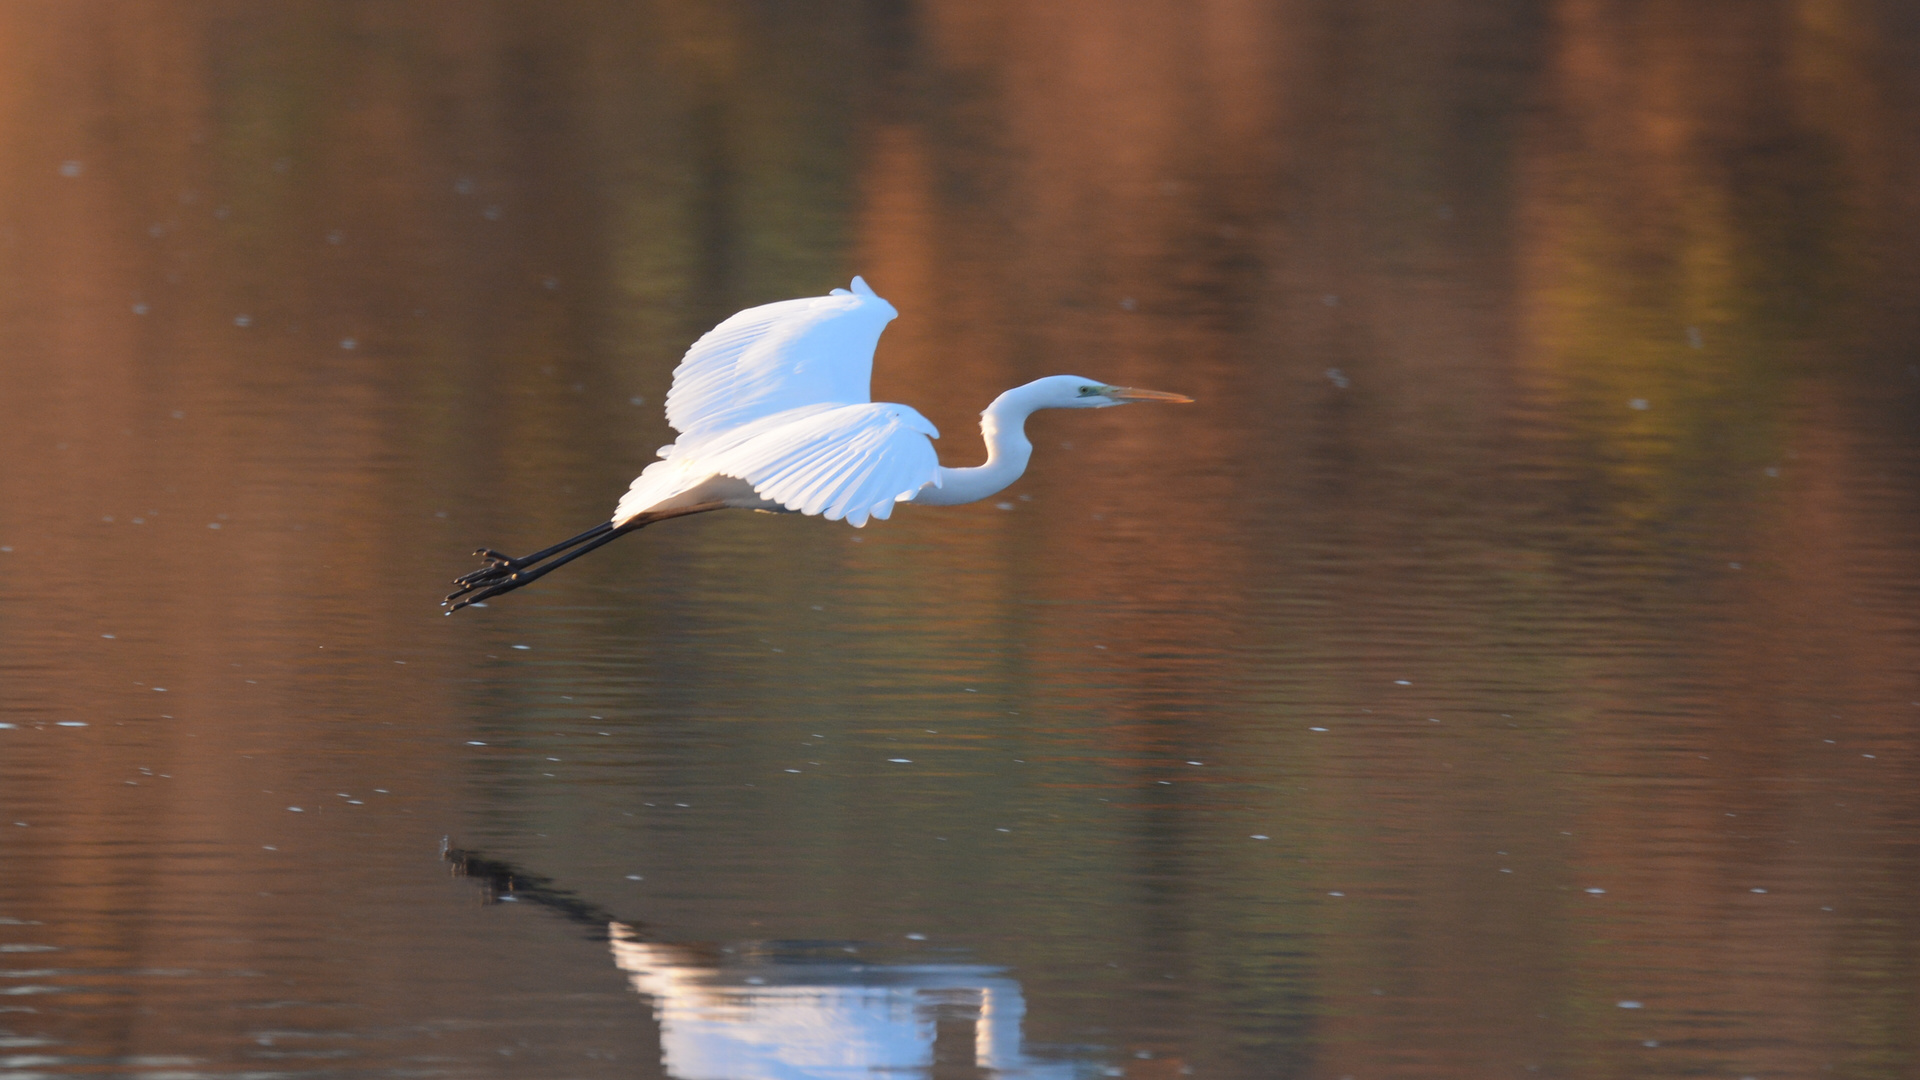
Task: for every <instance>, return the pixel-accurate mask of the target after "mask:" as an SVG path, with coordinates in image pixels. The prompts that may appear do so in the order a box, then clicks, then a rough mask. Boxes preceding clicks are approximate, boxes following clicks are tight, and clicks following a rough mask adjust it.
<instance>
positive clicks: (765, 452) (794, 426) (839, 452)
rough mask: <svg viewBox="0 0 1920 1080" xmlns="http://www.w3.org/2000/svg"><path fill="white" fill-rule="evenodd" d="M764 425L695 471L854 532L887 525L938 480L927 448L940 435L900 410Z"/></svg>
mask: <svg viewBox="0 0 1920 1080" xmlns="http://www.w3.org/2000/svg"><path fill="white" fill-rule="evenodd" d="M763 423H765V424H766V425H767V427H766V429H765V430H764V431H761V432H759V433H756V434H754V435H753V436H752V437H750V438H747V439H745V440H743V441H740V442H737V443H734V444H733V445H731V446H729V447H728V448H726V449H724V450H721V451H719V452H718V453H716V454H713V455H712V456H711V457H709V456H707V455H706V454H704V453H703V454H702V455H701V456H700V467H701V468H702V469H703V470H704V469H711V470H712V471H713V472H716V473H720V474H722V475H725V476H737V477H739V478H740V479H742V480H745V481H747V482H748V483H750V484H752V485H753V489H754V491H755V492H756V493H757V494H758V495H759V496H760V497H761V498H763V499H768V500H770V501H773V502H777V503H779V504H780V505H782V506H784V507H786V508H787V509H789V510H798V511H800V512H801V513H803V514H820V515H822V516H824V517H825V518H827V519H828V520H829V521H838V520H839V519H841V518H845V519H847V522H848V524H850V525H853V526H855V527H856V528H857V527H859V526H862V525H865V524H866V523H867V518H868V517H876V518H879V519H881V520H883V521H884V520H886V518H887V516H888V515H890V514H892V513H893V504H894V503H896V502H904V501H905V500H907V499H911V498H913V497H914V495H916V494H918V493H919V491H920V489H921V488H923V487H925V486H927V485H928V484H930V483H934V482H935V481H936V477H937V476H938V475H939V471H940V459H939V456H938V455H937V454H935V453H934V450H933V444H932V443H931V442H929V441H927V440H929V439H937V438H939V437H940V432H939V430H938V429H937V428H935V427H934V426H933V424H931V423H930V422H928V420H927V418H926V417H924V416H921V415H920V414H919V413H917V412H915V411H914V410H912V409H910V408H908V407H907V406H905V405H894V404H890V403H888V402H873V403H869V404H864V405H842V406H840V407H839V408H833V409H824V410H821V409H800V410H797V411H796V412H795V413H793V414H792V415H791V418H780V417H768V418H767V419H766V420H765V421H763ZM755 426H756V427H758V426H759V425H755Z"/></svg>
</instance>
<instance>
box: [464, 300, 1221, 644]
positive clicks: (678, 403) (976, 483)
mask: <svg viewBox="0 0 1920 1080" xmlns="http://www.w3.org/2000/svg"><path fill="white" fill-rule="evenodd" d="M896 314H897V313H896V312H895V311H894V309H893V305H892V304H889V303H887V302H886V301H885V300H882V299H881V298H880V297H879V296H877V295H875V294H874V292H873V290H872V289H870V288H868V287H867V283H866V282H865V281H862V280H861V279H860V278H857V277H856V278H854V279H853V288H852V290H847V289H835V290H833V292H832V294H831V295H828V296H819V297H809V298H805V299H800V300H783V301H780V302H779V303H774V304H765V305H762V306H760V307H756V308H748V309H747V310H745V311H742V312H739V313H738V314H736V315H734V316H732V317H731V318H729V319H727V320H726V321H725V322H722V323H721V324H720V325H719V326H716V327H714V328H713V329H712V330H710V331H708V332H707V334H706V335H704V336H703V337H701V339H700V340H699V341H697V342H695V343H694V345H693V347H692V348H691V349H688V350H687V355H686V358H685V359H683V360H682V361H681V362H680V366H679V367H678V368H676V369H675V370H674V374H673V388H672V389H671V390H670V391H668V393H667V422H668V423H670V424H672V425H673V427H674V429H675V430H677V431H678V432H680V437H679V438H678V439H675V440H674V442H673V443H672V444H671V445H669V446H664V447H661V449H660V458H661V460H660V461H658V462H655V463H654V464H652V465H650V466H648V467H647V469H646V471H645V472H642V473H641V474H640V476H639V477H638V478H636V479H635V480H634V482H633V486H632V487H631V488H629V489H628V491H627V493H626V495H625V496H624V497H622V498H621V500H620V503H619V506H618V507H616V508H615V510H614V513H613V518H612V519H611V520H610V521H608V522H606V523H604V524H602V525H598V526H595V527H594V528H592V529H589V530H587V531H586V532H584V533H581V534H580V535H579V536H576V537H572V538H570V539H568V540H565V541H562V542H561V543H559V544H557V545H555V546H553V547H551V548H548V549H546V550H544V551H540V552H536V553H534V554H532V555H528V556H525V557H522V558H518V559H515V558H511V557H508V556H506V555H502V554H500V553H499V552H496V551H493V550H491V549H487V548H482V549H481V550H480V551H479V552H478V554H481V555H484V556H486V557H487V560H488V564H487V565H486V566H485V567H483V568H481V569H479V570H476V571H474V572H473V573H470V574H466V575H464V576H462V577H460V578H458V579H456V580H455V584H457V585H459V586H460V588H459V589H458V590H457V591H455V592H454V593H453V594H452V595H450V596H448V597H447V603H448V604H449V605H450V607H451V610H458V609H460V608H462V607H465V606H467V605H468V604H472V603H475V602H477V601H480V600H484V599H486V598H487V597H489V596H497V595H499V594H500V593H503V592H508V591H511V590H513V589H517V588H519V587H520V586H522V585H525V584H527V583H528V582H529V581H532V580H534V579H536V578H538V577H540V576H542V575H543V574H545V573H547V572H548V571H550V570H552V569H554V568H555V567H558V566H560V565H562V564H564V563H566V562H570V561H572V560H573V559H575V558H577V557H579V556H580V555H584V554H586V553H587V552H588V551H591V550H593V549H594V548H597V547H599V546H600V545H602V544H604V543H607V542H608V541H611V540H612V539H614V538H615V537H618V536H621V535H624V534H625V533H627V532H631V531H633V530H635V529H638V528H642V527H644V526H646V525H650V524H652V523H653V522H655V521H660V520H663V519H665V518H669V517H680V516H684V515H686V514H697V513H704V512H706V511H709V510H725V509H740V510H766V511H774V512H786V513H803V514H817V515H820V516H822V517H825V518H827V519H828V520H830V521H839V520H845V521H846V522H847V523H848V524H850V525H853V526H854V527H855V528H859V527H862V526H864V525H866V523H867V520H868V519H869V518H880V519H882V520H884V519H886V518H887V517H888V516H889V515H891V514H892V513H893V507H894V504H896V503H902V502H912V503H919V504H922V505H927V506H955V505H959V504H961V503H969V502H974V501H977V500H979V499H984V498H986V497H987V496H989V495H992V494H993V493H995V492H997V491H1000V490H1001V489H1003V488H1005V487H1006V486H1007V485H1008V484H1011V483H1013V482H1014V481H1015V480H1017V479H1019V478H1020V475H1021V474H1022V473H1024V472H1025V471H1026V468H1027V462H1028V460H1029V459H1030V458H1031V456H1032V454H1033V444H1032V443H1031V442H1029V441H1028V439H1027V436H1026V430H1025V424H1026V420H1027V417H1029V416H1031V415H1032V414H1033V413H1034V412H1036V411H1038V410H1040V409H1051V408H1082V409H1084V408H1105V407H1108V406H1112V405H1122V404H1125V403H1127V402H1129V401H1190V400H1192V399H1191V398H1187V397H1184V396H1182V395H1179V394H1165V393H1160V392H1158V391H1153V390H1135V389H1131V388H1129V387H1121V386H1108V385H1106V384H1104V383H1099V382H1096V381H1094V380H1091V379H1083V378H1080V377H1079V376H1075V375H1054V376H1049V377H1048V378H1044V379H1039V380H1036V381H1034V382H1030V383H1027V384H1026V385H1024V386H1016V387H1014V388H1013V389H1011V390H1008V391H1007V392H1006V393H1004V394H1001V395H1000V396H999V397H997V398H995V399H994V401H993V403H992V404H991V405H989V406H987V409H986V411H985V412H983V413H981V416H980V432H981V435H982V437H983V438H984V439H985V441H986V446H987V460H986V462H985V463H984V464H982V465H978V466H975V467H973V468H967V469H950V468H947V467H945V466H943V465H941V464H940V460H939V457H938V455H936V454H935V453H934V449H933V442H932V440H933V439H936V438H939V436H940V432H939V431H938V430H937V429H936V428H935V427H934V426H933V424H932V423H930V422H928V420H927V418H926V417H924V416H921V415H920V414H919V413H918V412H915V411H914V410H913V409H912V408H910V407H908V406H906V405H897V404H893V403H891V402H876V401H872V400H870V399H869V390H868V386H869V383H870V381H871V376H872V371H873V351H874V347H875V346H876V345H877V344H878V343H879V340H880V333H881V331H882V330H884V329H886V325H887V323H888V322H891V321H892V320H893V319H894V317H895V315H896ZM562 552H565V554H564V555H563V554H561V553H562ZM449 613H451V611H450V612H449Z"/></svg>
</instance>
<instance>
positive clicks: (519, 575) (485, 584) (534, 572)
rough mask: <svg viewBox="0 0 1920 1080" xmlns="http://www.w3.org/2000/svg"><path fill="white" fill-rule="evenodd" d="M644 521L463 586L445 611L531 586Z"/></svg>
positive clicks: (454, 610)
mask: <svg viewBox="0 0 1920 1080" xmlns="http://www.w3.org/2000/svg"><path fill="white" fill-rule="evenodd" d="M643 524H645V522H641V523H638V524H636V523H634V522H628V523H627V524H626V525H623V526H621V527H620V528H618V529H614V528H609V529H608V530H607V532H605V533H604V534H602V535H600V536H599V537H596V538H595V539H592V540H589V541H587V542H586V543H584V544H581V545H580V546H579V547H576V548H574V549H573V550H572V551H569V552H567V553H566V554H565V555H561V556H559V557H557V558H554V559H551V560H549V561H547V562H543V563H541V564H539V565H538V566H528V567H525V568H523V569H519V570H513V571H511V572H507V573H504V574H502V575H501V576H499V577H490V578H486V579H483V580H480V581H475V582H471V583H469V584H465V585H462V586H461V587H460V589H459V591H458V592H454V593H450V594H448V596H447V599H446V601H445V603H447V604H449V605H451V606H449V607H448V608H447V614H449V615H451V614H453V613H454V612H456V611H459V610H460V609H461V608H463V607H466V606H467V605H468V604H477V603H479V602H480V601H482V600H485V599H487V598H489V597H494V596H499V595H500V594H501V593H510V592H512V591H513V590H515V589H517V588H519V587H520V586H522V585H530V584H532V583H533V582H536V581H538V580H540V579H541V578H543V577H546V576H547V575H548V574H550V573H552V572H553V571H555V570H558V569H560V568H561V567H563V566H565V565H567V564H568V563H570V562H572V561H573V560H575V559H577V558H579V557H580V556H582V555H585V554H586V553H587V552H589V551H592V550H593V549H595V548H597V547H601V546H604V545H606V544H611V543H612V542H614V541H615V540H618V539H620V538H621V537H622V536H625V535H626V534H628V533H630V532H632V531H633V530H635V529H638V528H640V527H641V525H643Z"/></svg>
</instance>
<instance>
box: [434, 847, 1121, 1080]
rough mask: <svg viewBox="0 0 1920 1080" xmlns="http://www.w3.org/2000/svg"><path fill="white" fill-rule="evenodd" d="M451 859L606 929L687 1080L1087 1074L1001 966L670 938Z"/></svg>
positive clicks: (506, 874) (469, 872)
mask: <svg viewBox="0 0 1920 1080" xmlns="http://www.w3.org/2000/svg"><path fill="white" fill-rule="evenodd" d="M445 856H446V858H447V860H448V861H449V862H451V863H453V865H454V867H455V869H456V870H457V871H458V872H459V873H461V874H463V875H465V876H467V877H470V878H473V879H475V880H478V881H480V882H481V883H482V884H483V885H484V886H485V888H486V890H487V894H488V897H489V899H491V900H495V901H512V902H531V903H535V904H539V905H541V906H543V907H546V908H548V909H550V910H553V911H557V912H559V913H560V914H562V915H564V916H566V917H567V918H568V919H570V920H572V921H574V922H577V923H580V924H582V925H583V926H587V927H589V928H591V930H592V931H593V932H594V933H596V935H597V934H600V933H604V934H605V935H606V938H607V941H608V943H609V945H610V947H611V949H612V952H613V961H614V963H615V964H616V965H618V966H619V968H620V970H621V971H623V972H626V973H627V976H628V978H629V980H630V981H631V983H632V986H633V988H634V990H636V991H638V992H639V993H640V994H642V995H644V996H645V997H647V998H649V999H651V1000H652V1002H653V1011H654V1017H655V1019H656V1020H657V1021H658V1022H659V1024H660V1048H661V1059H662V1064H663V1065H664V1067H665V1069H666V1072H667V1073H668V1075H670V1076H673V1077H675V1078H676V1080H813V1078H839V1077H846V1078H852V1077H871V1076H874V1075H895V1074H904V1075H912V1074H919V1073H924V1072H927V1071H929V1070H934V1069H936V1068H941V1067H957V1068H963V1069H964V1068H972V1069H977V1070H984V1071H986V1072H989V1073H994V1074H998V1075H1003V1076H1009V1077H1028V1078H1034V1080H1068V1078H1070V1077H1075V1076H1079V1075H1082V1074H1084V1072H1085V1067H1084V1066H1082V1065H1076V1064H1074V1063H1072V1062H1066V1061H1044V1060H1041V1059H1038V1058H1035V1057H1032V1056H1030V1055H1028V1054H1026V1053H1024V1052H1023V1051H1022V1048H1021V1030H1020V1028H1021V1019H1022V1018H1023V1017H1024V1016H1025V1015H1026V999H1025V997H1024V996H1023V995H1022V994H1021V992H1020V984H1019V982H1018V981H1016V980H1014V979H1011V978H1008V977H1007V976H1006V975H1004V974H1002V973H1001V969H999V968H995V967H990V966H987V965H983V964H876V963H870V962H868V961H865V960H861V959H856V958H855V954H856V952H857V948H856V947H855V946H852V945H841V944H824V945H823V944H820V943H813V942H764V941H753V942H738V943H733V944H728V945H711V944H684V943H669V942H663V941H659V940H654V939H653V937H654V935H653V933H652V932H651V931H650V930H649V929H648V928H647V927H646V926H644V925H643V924H640V923H634V922H625V921H621V920H619V919H616V918H613V917H611V916H610V915H608V914H607V913H606V912H604V911H602V910H601V909H600V908H598V907H597V906H596V905H594V904H592V903H590V902H588V901H586V900H583V899H581V898H580V897H578V896H576V895H574V894H573V893H572V892H570V891H568V890H566V889H563V888H560V887H558V886H556V885H554V883H553V882H552V880H551V879H549V878H544V877H540V876H537V875H533V874H529V873H526V872H525V871H522V870H520V869H518V868H517V867H514V866H513V865H511V864H509V863H505V862H501V861H499V860H495V859H490V858H487V857H485V856H483V855H480V854H478V853H476V852H472V851H464V850H461V849H458V848H452V847H449V848H447V849H446V850H445ZM829 951H836V952H841V953H843V954H845V955H844V956H843V957H836V956H832V955H829Z"/></svg>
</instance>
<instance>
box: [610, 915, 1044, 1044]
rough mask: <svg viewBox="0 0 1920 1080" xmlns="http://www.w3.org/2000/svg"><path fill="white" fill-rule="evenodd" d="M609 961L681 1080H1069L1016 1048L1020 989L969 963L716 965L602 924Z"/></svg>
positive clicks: (741, 961) (751, 960) (719, 961)
mask: <svg viewBox="0 0 1920 1080" xmlns="http://www.w3.org/2000/svg"><path fill="white" fill-rule="evenodd" d="M608 936H609V938H610V940H611V943H612V947H613V960H614V963H616V964H618V965H619V966H620V969H621V970H622V971H625V972H627V974H628V975H629V976H630V977H631V979H632V981H633V988H634V989H635V990H638V991H639V992H640V993H642V994H645V995H647V996H648V997H650V998H652V999H653V1003H654V1011H655V1014H656V1015H657V1016H658V1018H659V1021H660V1045H661V1055H662V1058H663V1059H664V1062H663V1063H664V1064H665V1066H666V1070H667V1072H668V1073H670V1074H671V1075H673V1076H674V1077H677V1078H678V1080H763V1078H764V1080H800V1078H808V1080H811V1078H815V1077H855V1076H861V1077H867V1076H872V1075H873V1074H875V1073H888V1072H924V1071H925V1070H928V1069H931V1068H932V1067H933V1066H934V1065H935V1063H936V1062H938V1063H939V1064H941V1065H947V1064H953V1065H962V1066H964V1065H972V1066H974V1067H976V1068H980V1069H986V1070H990V1071H993V1072H998V1073H1002V1074H1008V1075H1017V1076H1027V1077H1037V1078H1051V1077H1059V1078H1062V1080H1064V1078H1066V1077H1071V1076H1075V1075H1077V1074H1078V1073H1079V1070H1078V1069H1077V1068H1075V1067H1074V1066H1073V1065H1071V1064H1065V1063H1048V1062H1040V1061H1036V1060H1034V1059H1033V1058H1030V1057H1028V1056H1027V1055H1025V1054H1023V1053H1021V1052H1020V1021H1021V1018H1022V1017H1023V1016H1024V1015H1025V1014H1026V1001H1025V999H1024V998H1022V997H1021V994H1020V984H1019V983H1018V982H1015V981H1014V980H1012V979H1009V978H1007V977H1005V976H1003V975H1000V974H997V969H995V968H990V967H984V966H981V965H975V964H917V965H900V966H876V965H872V964H863V963H855V962H850V961H833V960H821V959H814V958H811V957H809V958H805V959H778V958H768V957H765V956H747V957H733V956H726V955H722V956H719V957H715V956H713V955H712V954H710V953H704V952H701V951H697V950H694V949H691V948H688V947H686V946H681V945H663V944H659V943H656V942H650V941H645V940H642V939H641V937H640V935H639V934H638V933H637V932H636V931H634V930H633V929H632V928H631V927H628V926H627V925H625V924H624V923H619V922H615V923H612V924H610V925H609V927H608Z"/></svg>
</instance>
